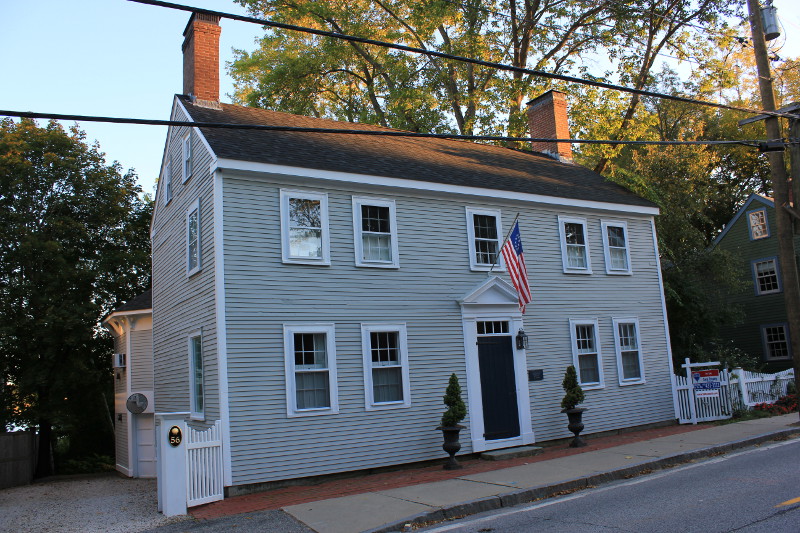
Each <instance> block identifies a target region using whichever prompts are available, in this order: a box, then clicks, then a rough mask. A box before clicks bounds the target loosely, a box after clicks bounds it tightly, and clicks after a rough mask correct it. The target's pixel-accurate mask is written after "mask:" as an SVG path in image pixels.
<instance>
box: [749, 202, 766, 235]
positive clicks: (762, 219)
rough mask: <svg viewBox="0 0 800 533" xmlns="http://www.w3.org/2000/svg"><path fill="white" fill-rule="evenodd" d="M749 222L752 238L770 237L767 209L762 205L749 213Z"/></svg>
mask: <svg viewBox="0 0 800 533" xmlns="http://www.w3.org/2000/svg"><path fill="white" fill-rule="evenodd" d="M747 223H748V227H749V229H750V240H753V241H756V240H758V239H766V238H767V237H769V225H768V224H767V209H766V208H765V207H762V208H761V209H756V210H755V211H749V212H748V213H747Z"/></svg>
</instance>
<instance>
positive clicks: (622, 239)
mask: <svg viewBox="0 0 800 533" xmlns="http://www.w3.org/2000/svg"><path fill="white" fill-rule="evenodd" d="M601 227H602V228H603V245H604V246H605V250H604V251H605V259H606V273H608V274H630V273H631V256H630V247H629V246H628V225H627V224H626V223H625V222H609V221H603V222H602V223H601Z"/></svg>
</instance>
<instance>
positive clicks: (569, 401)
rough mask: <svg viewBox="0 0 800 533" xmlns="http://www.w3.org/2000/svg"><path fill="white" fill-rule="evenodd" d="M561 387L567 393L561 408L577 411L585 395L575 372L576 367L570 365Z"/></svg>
mask: <svg viewBox="0 0 800 533" xmlns="http://www.w3.org/2000/svg"><path fill="white" fill-rule="evenodd" d="M561 386H562V387H563V388H564V391H565V392H566V394H565V395H564V399H563V400H561V407H562V408H563V409H575V406H577V405H578V404H581V403H583V400H584V399H585V395H584V394H583V389H582V388H581V386H580V385H579V384H578V373H577V372H575V367H574V366H572V365H569V366H568V367H567V370H566V372H564V381H563V382H562V383H561Z"/></svg>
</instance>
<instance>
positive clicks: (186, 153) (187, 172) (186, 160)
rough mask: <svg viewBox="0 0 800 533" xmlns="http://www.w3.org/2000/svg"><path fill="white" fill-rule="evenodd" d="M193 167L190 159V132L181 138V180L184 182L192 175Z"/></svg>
mask: <svg viewBox="0 0 800 533" xmlns="http://www.w3.org/2000/svg"><path fill="white" fill-rule="evenodd" d="M193 167H194V163H193V159H192V132H189V133H187V134H186V137H184V138H183V181H184V182H185V181H186V180H188V179H189V178H191V177H192V170H193Z"/></svg>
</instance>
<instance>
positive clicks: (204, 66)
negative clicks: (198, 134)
mask: <svg viewBox="0 0 800 533" xmlns="http://www.w3.org/2000/svg"><path fill="white" fill-rule="evenodd" d="M221 31H222V29H221V28H220V27H219V17H218V16H215V15H207V14H204V13H192V16H191V17H190V18H189V23H188V24H187V25H186V29H185V30H183V37H184V39H183V46H182V50H183V94H185V95H187V96H190V97H191V98H192V101H193V102H194V103H195V104H197V105H201V106H205V107H213V108H217V109H219V108H220V104H219V34H220V32H221Z"/></svg>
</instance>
